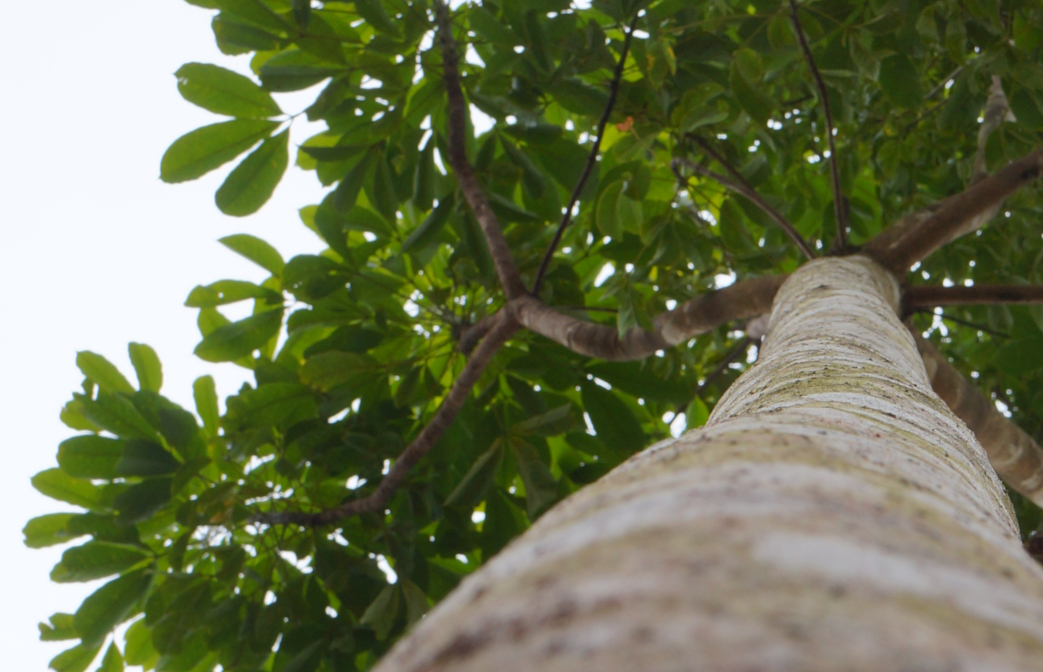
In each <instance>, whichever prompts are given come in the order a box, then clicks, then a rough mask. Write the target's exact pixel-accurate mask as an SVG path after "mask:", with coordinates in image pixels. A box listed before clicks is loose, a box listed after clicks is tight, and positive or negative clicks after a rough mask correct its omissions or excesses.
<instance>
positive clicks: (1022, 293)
mask: <svg viewBox="0 0 1043 672" xmlns="http://www.w3.org/2000/svg"><path fill="white" fill-rule="evenodd" d="M997 303H1017V304H1029V303H1043V286H1040V285H975V286H973V287H960V286H959V285H957V286H955V287H908V288H906V290H905V293H904V294H903V295H902V305H903V306H904V307H905V308H906V309H913V308H933V307H935V306H955V305H963V306H978V305H992V304H997Z"/></svg>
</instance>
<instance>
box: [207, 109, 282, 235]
mask: <svg viewBox="0 0 1043 672" xmlns="http://www.w3.org/2000/svg"><path fill="white" fill-rule="evenodd" d="M289 143H290V129H286V130H285V131H283V132H282V133H280V134H279V135H276V136H274V137H271V138H268V139H267V140H265V141H264V142H262V143H261V146H260V147H258V148H257V149H255V150H254V151H253V152H251V153H250V154H249V155H248V156H247V157H246V158H245V159H243V161H242V163H240V164H239V165H238V166H236V167H235V169H234V170H232V172H231V173H229V174H228V177H227V179H225V181H224V183H223V184H222V185H221V186H220V187H219V188H218V190H217V193H216V194H215V195H214V200H215V202H216V203H217V207H218V208H220V210H221V212H223V213H225V214H226V215H232V216H234V217H245V216H246V215H252V214H253V213H255V212H257V211H258V210H260V209H261V206H262V205H264V204H265V203H267V202H268V199H269V198H271V197H272V192H274V191H275V187H276V186H277V185H278V184H279V180H281V179H282V176H283V173H285V172H286V166H288V165H289V163H290V153H289Z"/></svg>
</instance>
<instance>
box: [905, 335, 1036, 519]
mask: <svg viewBox="0 0 1043 672" xmlns="http://www.w3.org/2000/svg"><path fill="white" fill-rule="evenodd" d="M909 330H910V332H912V334H913V338H915V339H916V346H917V348H918V349H919V350H920V355H921V356H922V357H923V360H924V367H925V368H926V369H927V377H928V379H930V381H931V387H932V388H933V389H934V391H935V393H936V394H937V395H938V396H939V397H941V398H942V401H944V402H945V404H946V406H948V407H949V409H950V410H951V411H952V412H953V414H955V415H956V417H958V418H959V419H960V420H963V421H964V422H965V423H966V424H967V426H968V427H969V428H970V430H971V431H972V432H974V436H975V437H976V438H977V439H978V442H979V443H980V444H981V445H982V448H984V449H985V452H986V454H987V455H988V456H989V463H990V464H992V468H993V469H995V470H996V473H997V474H999V476H1000V478H1002V479H1003V480H1004V481H1006V482H1007V483H1008V484H1009V485H1010V487H1012V488H1014V489H1015V490H1017V491H1018V492H1020V493H1021V494H1023V495H1025V497H1028V498H1029V499H1030V500H1032V501H1033V502H1034V503H1035V504H1036V505H1037V506H1043V450H1040V447H1039V445H1038V444H1037V443H1036V442H1035V441H1033V440H1032V437H1030V436H1029V435H1028V434H1026V433H1025V432H1024V430H1022V429H1021V428H1020V427H1018V426H1017V425H1016V424H1014V423H1013V422H1011V421H1010V420H1009V419H1008V418H1006V417H1005V416H1004V415H1003V414H1002V413H1000V412H999V411H998V410H997V409H996V405H995V404H994V403H992V401H990V400H989V399H987V398H986V397H985V395H983V394H982V393H981V392H979V391H978V389H977V388H975V387H974V386H973V385H972V384H971V383H970V382H968V381H967V379H966V378H964V377H963V376H961V375H960V372H959V371H957V370H956V369H955V367H953V365H952V364H950V363H949V361H948V360H947V359H946V358H945V357H944V356H942V355H941V354H940V353H939V352H938V351H937V350H935V349H934V346H932V345H931V344H930V342H929V341H927V340H925V339H924V338H923V337H921V336H920V334H919V333H917V331H916V330H915V329H914V328H912V327H910V329H909Z"/></svg>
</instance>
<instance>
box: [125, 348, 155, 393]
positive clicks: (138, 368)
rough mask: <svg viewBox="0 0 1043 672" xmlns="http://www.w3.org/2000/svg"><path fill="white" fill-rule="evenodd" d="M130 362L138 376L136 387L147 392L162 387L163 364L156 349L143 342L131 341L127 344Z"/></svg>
mask: <svg viewBox="0 0 1043 672" xmlns="http://www.w3.org/2000/svg"><path fill="white" fill-rule="evenodd" d="M127 351H128V354H129V355H130V363H131V364H132V365H133V366H134V373H136V374H137V376H138V389H140V390H142V391H147V392H159V390H160V388H161V387H163V365H162V364H161V363H160V361H159V356H158V355H157V354H156V351H155V350H153V349H152V348H150V347H149V346H147V345H145V344H144V343H131V344H129V345H128V346H127Z"/></svg>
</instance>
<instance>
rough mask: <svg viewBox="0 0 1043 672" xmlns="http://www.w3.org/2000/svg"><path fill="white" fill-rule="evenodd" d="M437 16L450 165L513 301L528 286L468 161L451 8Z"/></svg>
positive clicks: (464, 105)
mask: <svg viewBox="0 0 1043 672" xmlns="http://www.w3.org/2000/svg"><path fill="white" fill-rule="evenodd" d="M435 15H436V18H437V20H438V34H439V39H441V41H442V71H443V76H444V78H445V88H446V93H447V94H448V98H449V122H448V129H447V130H448V140H449V165H450V166H451V167H452V169H453V172H454V173H455V174H456V181H457V182H458V183H459V184H460V191H462V192H463V195H464V198H465V199H466V200H467V204H468V205H469V206H471V211H472V212H474V217H475V219H476V220H478V225H479V226H480V227H481V228H482V233H483V234H484V235H485V242H486V244H487V245H488V246H489V254H490V255H491V256H492V259H493V263H494V264H495V265H496V273H497V275H499V277H500V283H501V284H502V285H503V289H504V291H505V292H506V293H507V298H509V299H512V298H514V297H516V296H521V295H522V294H524V293H525V285H524V284H523V283H522V281H521V276H519V275H518V268H517V267H516V266H515V264H514V258H513V257H512V256H511V250H510V248H509V247H508V246H507V241H506V240H505V239H504V237H503V231H502V230H501V228H500V222H499V220H498V219H497V218H496V214H495V213H494V212H493V210H492V207H491V206H490V205H489V201H488V199H487V198H486V197H485V192H484V191H483V190H482V185H481V184H480V183H479V182H478V178H477V177H475V175H474V171H473V170H472V169H471V163H470V161H468V159H467V143H466V135H467V101H466V100H464V94H463V91H462V90H461V88H460V69H459V57H458V56H457V53H456V41H455V40H454V39H453V31H452V26H451V25H450V22H449V9H448V8H447V7H446V6H445V4H444V3H443V2H441V0H439V1H438V2H436V3H435Z"/></svg>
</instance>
